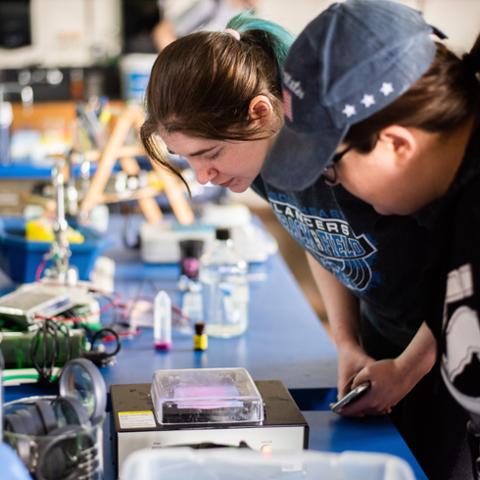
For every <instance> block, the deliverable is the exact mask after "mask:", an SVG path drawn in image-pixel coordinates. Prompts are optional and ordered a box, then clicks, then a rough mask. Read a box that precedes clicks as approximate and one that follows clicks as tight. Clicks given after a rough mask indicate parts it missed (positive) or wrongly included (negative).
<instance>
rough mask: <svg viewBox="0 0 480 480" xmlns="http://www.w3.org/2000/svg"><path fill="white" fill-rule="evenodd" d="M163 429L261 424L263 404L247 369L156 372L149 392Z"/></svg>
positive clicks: (194, 369) (193, 369)
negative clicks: (165, 426) (173, 426)
mask: <svg viewBox="0 0 480 480" xmlns="http://www.w3.org/2000/svg"><path fill="white" fill-rule="evenodd" d="M150 392H151V396H152V402H153V406H154V410H155V416H156V418H157V421H158V422H159V423H160V424H161V425H192V424H195V425H197V424H198V425H210V424H244V423H245V424H261V423H262V422H263V418H264V409H263V400H262V397H261V396H260V393H259V391H258V389H257V386H256V385H255V383H254V382H253V380H252V377H251V376H250V374H249V373H248V372H247V371H246V370H245V369H244V368H192V369H176V370H157V371H156V372H155V373H154V375H153V381H152V385H151V388H150Z"/></svg>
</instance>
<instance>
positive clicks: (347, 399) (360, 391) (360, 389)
mask: <svg viewBox="0 0 480 480" xmlns="http://www.w3.org/2000/svg"><path fill="white" fill-rule="evenodd" d="M369 388H370V382H364V383H361V384H360V385H357V386H356V387H355V388H352V390H350V391H349V392H348V393H347V394H346V395H344V396H343V397H342V398H340V399H339V400H337V401H336V402H335V403H331V404H330V408H331V409H332V411H334V412H335V413H340V412H341V411H342V409H343V408H344V407H346V406H347V405H350V403H352V402H353V401H355V400H357V399H359V398H360V397H361V396H363V395H364V394H365V393H366V392H367V391H368V389H369Z"/></svg>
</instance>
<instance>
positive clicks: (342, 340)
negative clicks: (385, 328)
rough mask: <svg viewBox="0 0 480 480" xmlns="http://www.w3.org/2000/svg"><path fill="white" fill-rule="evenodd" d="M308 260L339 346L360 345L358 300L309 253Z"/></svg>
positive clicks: (334, 337) (335, 340)
mask: <svg viewBox="0 0 480 480" xmlns="http://www.w3.org/2000/svg"><path fill="white" fill-rule="evenodd" d="M307 260H308V264H309V266H310V270H311V271H312V275H313V278H314V279H315V283H316V284H317V287H318V289H319V291H320V293H321V295H322V300H323V303H324V304H325V309H326V311H327V315H328V320H329V324H330V327H331V332H332V336H333V341H334V342H335V344H336V345H337V347H341V346H348V345H358V344H359V337H358V321H359V318H358V316H359V313H358V301H357V299H356V298H355V297H354V296H353V295H352V293H351V292H350V291H349V290H348V289H347V288H346V287H345V286H344V285H343V284H342V283H340V281H339V280H337V279H336V278H335V276H334V275H332V274H331V273H330V272H329V271H327V270H326V269H325V268H323V267H322V266H321V265H320V264H319V263H318V262H317V261H316V260H315V259H314V258H313V257H311V256H310V255H309V254H308V253H307Z"/></svg>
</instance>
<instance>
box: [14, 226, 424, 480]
mask: <svg viewBox="0 0 480 480" xmlns="http://www.w3.org/2000/svg"><path fill="white" fill-rule="evenodd" d="M117 239H118V235H117ZM117 241H118V240H117ZM107 255H108V256H111V257H112V258H114V259H115V260H116V269H115V288H116V290H118V292H119V293H120V294H121V295H122V296H123V297H124V298H141V297H145V296H146V297H153V295H154V294H155V293H156V292H157V291H158V290H159V289H160V288H162V289H165V290H167V291H168V292H169V293H171V294H172V298H173V301H174V304H175V302H176V301H179V299H178V297H176V295H178V293H177V292H176V282H177V278H178V274H179V268H178V265H145V264H143V263H142V262H141V260H140V257H139V253H138V252H135V251H126V250H125V249H122V248H116V249H112V250H111V251H109V252H108V253H107ZM250 274H251V284H250V285H251V302H250V325H249V328H248V330H247V332H246V333H245V334H244V335H243V336H241V337H239V338H233V339H227V340H225V339H215V338H210V339H209V348H208V350H207V351H205V352H195V351H194V350H193V343H192V336H191V335H188V334H180V333H175V332H174V335H173V348H172V350H171V351H170V352H168V353H160V352H156V351H155V350H154V349H153V348H152V342H153V339H152V333H151V330H150V329H143V330H142V331H141V333H140V335H138V336H135V337H134V338H132V339H128V340H124V341H123V344H122V350H121V351H120V353H119V354H118V355H117V359H116V363H115V364H114V365H113V366H110V367H105V368H103V369H102V373H103V375H104V378H105V381H106V383H107V385H108V386H110V385H112V384H118V383H124V384H125V383H150V381H151V378H152V375H153V372H154V371H155V370H157V369H164V368H197V367H244V368H246V369H247V370H248V371H249V372H250V373H251V375H252V377H253V378H254V379H256V380H273V379H279V380H281V381H282V382H283V383H284V384H285V385H286V386H287V388H289V389H290V391H291V393H292V395H293V397H294V398H295V399H296V400H297V403H298V404H299V406H300V408H301V409H302V410H308V411H305V412H304V414H305V417H306V419H307V421H308V423H309V425H310V448H311V449H315V450H325V451H331V452H341V451H344V450H359V451H376V452H383V453H391V454H394V455H397V456H399V457H401V458H403V459H405V460H406V461H407V462H408V463H409V464H410V466H411V467H412V469H413V471H414V472H415V475H416V477H417V478H418V479H426V476H425V474H424V473H423V471H422V469H421V467H420V466H419V465H418V463H417V461H416V460H415V458H414V456H413V455H412V453H411V452H410V450H409V449H408V447H407V446H406V444H405V442H404V441H403V439H402V438H401V436H400V435H399V433H398V432H397V430H396V429H395V427H394V426H393V424H392V423H391V422H390V420H389V419H388V417H381V418H380V417H378V418H363V419H347V418H342V417H340V416H338V415H336V414H333V413H332V412H330V411H329V409H328V403H329V402H330V401H332V400H333V399H334V398H335V395H336V391H335V388H334V386H335V385H336V353H335V348H334V346H333V344H332V342H331V340H330V338H329V336H328V334H327V333H326V331H325V329H324V328H323V327H322V325H321V323H320V322H319V321H318V319H317V317H316V315H315V313H314V312H313V310H312V308H311V307H310V305H309V304H308V303H307V300H306V299H305V297H304V295H303V293H302V291H301V290H300V288H299V286H298V284H297V283H296V281H295V280H294V278H293V277H292V275H291V273H290V271H289V270H288V269H287V267H286V265H285V263H284V261H283V260H282V258H281V257H280V256H279V255H275V256H273V257H271V258H270V259H269V260H268V261H267V262H265V263H264V264H261V265H260V264H259V265H252V266H251V268H250ZM28 394H32V392H31V387H30V388H29V389H28V387H27V386H22V387H8V388H6V398H7V400H9V399H13V398H18V397H19V396H24V395H28ZM108 424H109V422H108V421H107V422H106V427H105V428H106V433H107V434H106V435H105V457H104V458H105V480H109V479H113V478H114V474H113V469H112V465H111V464H110V459H111V445H110V442H109V441H108V437H109V435H108V429H109V425H108Z"/></svg>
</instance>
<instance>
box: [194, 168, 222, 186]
mask: <svg viewBox="0 0 480 480" xmlns="http://www.w3.org/2000/svg"><path fill="white" fill-rule="evenodd" d="M194 170H195V174H196V177H197V181H198V183H201V184H202V185H205V184H206V183H208V182H210V181H211V180H212V179H213V178H215V177H216V176H217V175H218V171H217V170H216V169H215V168H211V167H210V168H194Z"/></svg>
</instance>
